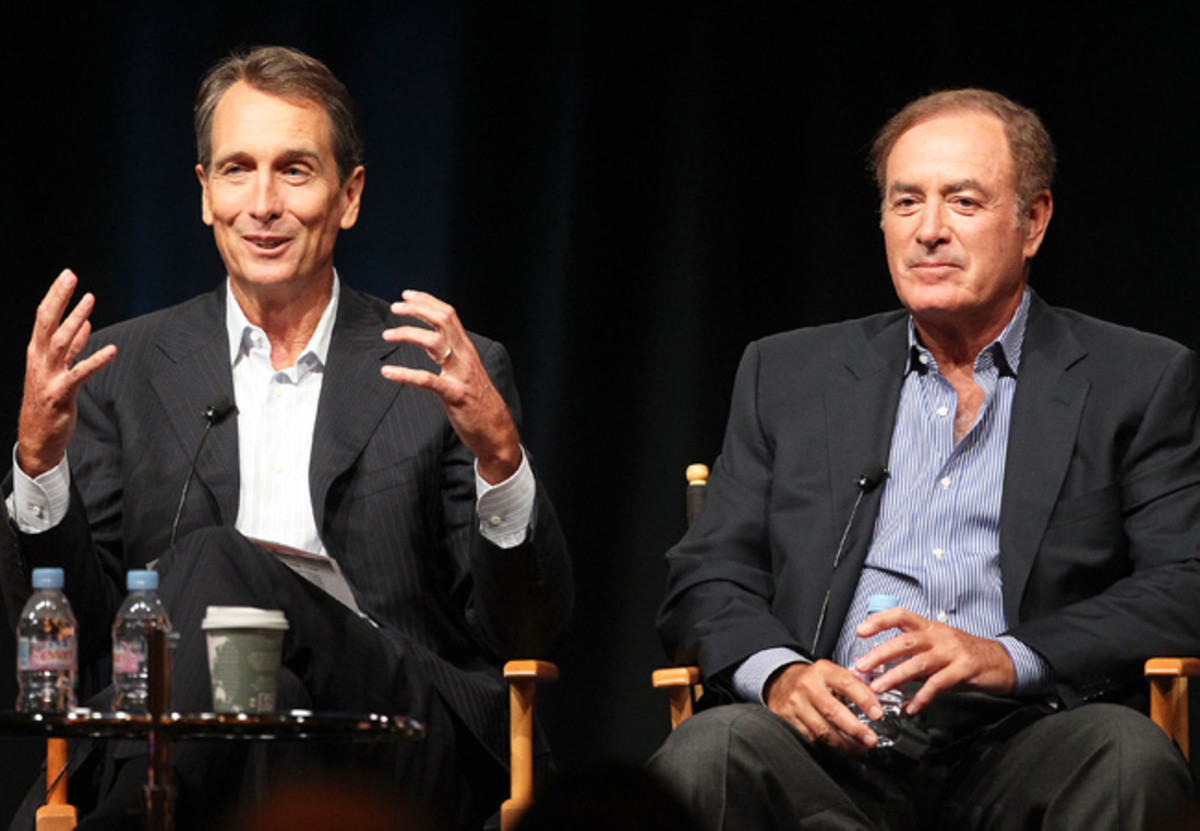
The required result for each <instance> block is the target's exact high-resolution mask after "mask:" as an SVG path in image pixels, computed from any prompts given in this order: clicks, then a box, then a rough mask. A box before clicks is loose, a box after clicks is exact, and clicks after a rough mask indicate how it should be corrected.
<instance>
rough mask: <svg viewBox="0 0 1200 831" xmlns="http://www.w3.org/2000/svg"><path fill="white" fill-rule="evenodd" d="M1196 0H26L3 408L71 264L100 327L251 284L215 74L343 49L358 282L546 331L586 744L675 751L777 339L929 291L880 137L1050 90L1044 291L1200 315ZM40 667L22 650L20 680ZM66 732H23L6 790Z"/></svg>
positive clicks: (542, 413)
mask: <svg viewBox="0 0 1200 831" xmlns="http://www.w3.org/2000/svg"><path fill="white" fill-rule="evenodd" d="M980 5H983V4H980ZM68 9H70V10H68ZM1196 9H1197V6H1195V5H1194V4H1183V3H1177V4H1171V3H1153V2H1150V3H1145V2H1144V3H1139V4H1121V5H1120V7H1119V8H1117V7H1116V4H1113V8H1108V7H1107V6H1104V5H1101V4H1060V5H1051V4H1047V3H1044V2H1010V3H1005V4H987V5H986V8H984V9H979V8H976V7H975V6H974V5H972V4H953V5H950V4H909V3H895V2H860V3H843V4H838V5H837V7H836V9H834V8H833V7H826V6H810V5H808V4H805V3H800V2H793V3H778V4H756V3H746V2H742V3H728V4H721V3H704V2H691V3H679V4H670V3H651V2H647V3H620V2H588V0H561V2H544V3H525V4H523V3H509V2H478V3H451V2H439V1H438V0H409V1H408V2H377V3H370V2H367V3H337V4H334V3H322V2H304V0H294V2H290V3H287V4H255V3H247V2H245V1H244V0H243V1H242V2H236V3H234V2H225V3H212V4H200V3H173V4H168V3H149V2H147V3H134V2H127V3H120V2H116V3H105V4H101V3H94V4H90V5H87V6H81V7H79V8H78V9H75V8H74V7H73V6H59V5H57V4H36V5H31V4H17V3H6V4H4V5H3V7H2V10H0V61H3V68H4V77H5V78H6V80H7V83H6V84H5V87H6V89H5V94H4V98H3V100H4V107H3V111H2V112H3V115H2V116H0V117H2V118H3V127H2V136H3V139H2V141H3V143H2V145H0V153H2V154H3V155H2V158H3V161H4V166H3V169H2V173H0V188H3V199H0V211H2V213H0V233H2V234H3V251H4V253H5V259H4V263H3V271H4V283H3V285H4V297H5V301H4V304H3V318H2V323H3V325H0V417H2V418H4V419H7V423H8V424H9V425H10V429H11V430H12V433H11V434H10V439H11V438H12V437H13V436H15V425H16V413H17V408H18V405H19V400H20V388H21V375H22V355H23V349H24V345H25V342H26V340H27V338H28V332H29V327H30V325H31V322H32V317H33V312H34V309H35V307H36V305H37V302H38V300H39V299H40V297H41V295H42V294H43V292H44V291H45V289H46V287H47V286H48V285H49V282H50V281H51V279H52V278H53V277H54V276H55V274H57V273H58V271H59V270H60V269H62V268H63V267H66V266H70V267H71V268H73V269H75V270H76V272H77V273H78V274H79V275H80V276H81V278H82V281H83V285H84V287H85V288H86V289H88V290H91V291H94V292H95V293H96V295H97V297H98V305H97V309H96V312H95V315H94V317H95V319H96V321H97V323H99V324H103V323H107V322H113V321H116V320H119V319H123V318H125V317H128V316H131V315H133V314H137V313H140V312H144V311H148V310H151V309H156V308H160V307H162V306H165V305H168V304H170V303H173V302H176V301H179V300H182V299H184V298H187V297H190V296H192V295H194V294H197V293H199V292H201V291H205V290H207V289H209V288H211V287H212V286H214V285H215V284H216V283H217V281H219V280H220V279H221V277H222V274H223V271H222V267H221V264H220V261H219V259H218V257H217V255H216V252H215V249H214V247H213V244H212V241H211V233H210V231H209V230H208V229H207V228H206V227H205V226H203V225H202V224H201V222H200V215H199V207H200V205H199V189H198V186H197V184H196V180H195V176H194V174H193V172H192V166H193V165H194V147H193V138H192V133H191V121H190V117H191V102H192V98H193V96H194V92H195V88H196V84H197V81H198V79H199V76H200V75H201V74H202V72H203V71H204V70H205V68H206V67H207V66H208V65H209V64H211V63H212V62H213V61H214V60H216V59H217V58H219V57H220V56H222V55H223V54H225V53H226V52H227V51H228V50H229V49H230V48H231V47H235V46H242V45H254V44H259V43H280V44H286V45H292V46H297V47H299V48H302V49H304V50H306V51H308V52H310V53H312V54H314V55H316V56H317V57H319V58H321V59H323V60H325V61H326V62H327V63H328V64H329V65H330V66H331V68H332V69H333V70H334V71H335V72H336V73H337V74H338V75H339V76H340V77H341V78H342V79H343V80H344V81H345V82H346V83H347V85H348V86H349V87H350V89H351V91H352V93H354V95H355V97H356V98H357V100H358V102H359V105H360V108H361V114H362V118H363V123H364V128H365V134H366V143H367V187H366V192H365V201H364V207H363V214H362V217H361V220H360V222H359V225H358V227H357V228H355V229H354V230H353V231H351V232H350V233H348V234H345V235H344V236H343V237H342V240H341V241H340V243H339V248H338V257H337V264H338V267H339V270H340V272H341V274H342V276H343V279H345V280H346V281H347V282H349V283H351V284H353V285H355V286H357V287H359V288H363V289H366V290H368V291H370V292H372V293H375V294H378V295H381V296H385V297H389V298H391V297H396V296H398V295H399V292H400V290H401V289H403V288H406V287H409V286H412V287H419V288H424V289H427V290H430V291H433V292H434V293H436V294H439V295H440V296H442V297H444V298H445V299H447V300H449V301H450V302H452V303H454V304H455V305H456V307H457V308H458V310H459V312H460V315H461V316H462V318H463V320H464V321H465V322H466V323H467V324H468V325H469V326H470V327H471V328H473V329H476V330H478V331H480V332H483V333H486V334H488V335H490V336H492V337H495V338H498V339H500V340H502V341H503V342H504V343H505V344H506V345H507V346H508V347H509V348H510V350H511V352H512V354H513V357H514V360H515V363H516V367H517V373H518V380H519V382H520V383H521V387H522V391H523V396H524V404H525V422H526V424H525V430H524V440H525V443H526V445H527V447H529V448H530V450H531V451H532V453H533V454H534V456H535V458H536V459H537V461H538V463H539V468H540V470H541V472H542V475H543V478H544V480H545V482H546V484H547V486H548V487H549V488H550V490H551V493H552V494H553V495H554V498H555V502H556V504H557V506H558V509H559V512H560V515H561V518H562V522H563V525H564V527H565V530H566V533H567V535H568V539H569V541H570V543H571V547H572V551H573V555H574V561H575V568H576V573H577V585H578V602H577V606H576V612H575V616H574V623H573V625H572V628H571V631H570V635H569V638H568V640H567V642H566V644H565V646H564V648H563V649H562V651H561V653H560V654H559V655H558V656H557V658H558V660H559V662H560V665H561V669H562V673H563V680H562V681H561V682H560V683H559V685H558V686H557V687H556V688H548V689H547V691H546V693H545V694H544V696H543V701H544V702H545V705H546V706H545V711H546V715H547V729H548V730H549V732H550V735H551V740H552V741H553V743H554V744H555V746H556V748H557V750H558V755H559V760H560V764H561V765H562V766H564V767H566V768H568V769H571V768H578V767H581V766H586V765H590V764H593V763H596V762H598V761H605V760H614V759H617V760H628V761H635V762H636V761H640V760H641V759H643V758H644V757H645V756H646V755H647V754H648V753H649V752H651V751H652V750H653V749H654V748H655V747H656V746H657V744H658V743H659V742H660V741H661V739H662V738H663V736H664V735H665V733H666V729H667V727H666V713H665V704H664V702H663V701H661V700H660V698H659V696H658V695H657V694H656V693H654V692H653V691H651V690H650V689H649V684H648V681H649V674H650V671H651V670H652V669H653V668H654V667H656V666H659V665H661V664H662V663H663V660H664V658H663V656H662V654H661V650H660V648H659V646H658V642H657V638H656V637H655V634H654V628H653V618H654V612H655V608H656V604H657V602H658V599H659V597H660V595H661V588H662V581H663V573H664V571H663V565H662V556H661V555H662V552H663V551H664V549H665V548H666V547H668V546H669V545H670V544H671V543H672V542H673V541H674V540H675V539H677V538H678V536H679V535H680V533H681V532H682V530H683V525H684V521H683V508H682V492H683V470H684V467H685V465H686V464H687V463H688V462H690V461H694V460H700V461H706V460H709V459H711V458H712V457H713V456H714V455H715V454H716V452H717V451H718V448H719V444H720V439H721V432H722V428H723V424H724V418H725V412H726V405H727V399H728V393H729V388H730V384H731V382H732V377H733V371H734V369H735V367H736V364H737V360H738V357H739V355H740V353H741V350H742V348H743V347H744V346H745V344H746V343H747V342H748V341H749V340H751V339H753V338H756V337H759V336H762V335H765V334H767V333H770V332H774V331H778V330H781V329H787V328H792V327H796V326H800V325H805V324H812V323H819V322H826V321H831V320H837V319H842V318H846V317H851V316H859V315H863V314H867V313H871V312H875V311H879V310H883V309H887V308H891V307H893V306H894V305H895V298H894V295H893V294H892V291H891V287H890V282H889V279H888V276H887V270H886V266H885V262H884V259H883V256H882V244H881V239H880V234H879V231H878V215H877V204H876V197H875V194H874V189H873V185H872V183H871V180H870V177H869V175H868V174H867V172H866V166H865V152H864V150H865V147H866V145H867V144H868V143H869V141H870V139H871V136H872V133H873V131H874V130H875V129H876V128H877V127H878V126H879V125H880V124H881V123H882V122H883V120H884V119H886V118H887V117H888V115H890V114H891V113H892V112H894V111H895V110H896V109H898V108H899V107H900V106H902V105H903V104H904V103H905V102H906V101H907V100H909V99H911V98H913V97H916V96H918V95H920V94H923V93H925V92H928V91H930V90H933V89H938V88H946V87H954V86H967V85H973V86H985V87H990V88H994V89H997V90H999V91H1001V92H1004V93H1006V94H1008V95H1010V96H1012V97H1014V98H1015V99H1017V100H1018V101H1021V102H1022V103H1025V104H1027V105H1029V106H1032V107H1034V108H1035V109H1036V110H1038V112H1039V113H1040V114H1041V115H1042V117H1043V118H1044V120H1045V121H1046V123H1047V125H1048V127H1049V129H1050V131H1051V133H1052V135H1053V136H1054V137H1055V140H1056V143H1057V146H1058V150H1059V156H1060V160H1061V165H1060V175H1059V178H1058V181H1057V184H1056V188H1055V198H1056V213H1055V216H1054V220H1053V222H1052V224H1051V226H1050V230H1049V234H1048V237H1047V242H1046V244H1045V245H1044V246H1043V248H1042V252H1041V254H1039V257H1038V261H1037V263H1036V265H1035V268H1034V274H1033V283H1034V285H1035V286H1036V287H1037V289H1038V290H1039V291H1040V292H1041V293H1042V295H1043V296H1044V297H1045V298H1046V299H1047V300H1049V301H1050V302H1051V303H1054V304H1058V305H1066V306H1072V307H1075V308H1078V309H1081V310H1083V311H1086V312H1089V313H1092V314H1096V315H1098V316H1101V317H1106V318H1109V319H1113V320H1116V321H1118V322H1122V323H1125V324H1129V325H1132V326H1136V327H1138V328H1143V329H1148V330H1152V331H1155V332H1159V333H1161V334H1165V335H1167V336H1170V337H1173V338H1175V339H1177V340H1179V341H1182V342H1183V343H1185V344H1187V345H1189V346H1191V347H1193V348H1195V347H1196V346H1197V344H1198V342H1200V337H1198V333H1197V329H1196V326H1195V324H1194V319H1195V315H1196V311H1197V308H1200V306H1198V303H1197V300H1198V295H1200V291H1198V290H1197V288H1196V285H1195V284H1196V280H1197V275H1198V274H1200V268H1198V266H1200V244H1198V243H1197V239H1196V236H1197V235H1196V228H1197V219H1198V218H1200V217H1198V213H1200V208H1198V204H1200V202H1198V200H1197V198H1196V193H1195V190H1194V189H1195V188H1196V187H1197V184H1200V169H1198V168H1200V161H1198V156H1197V150H1196V149H1197V147H1200V135H1198V118H1197V112H1198V109H1200V59H1198V57H1197V52H1198V49H1200V45H1198V44H1200V38H1198V37H1197V36H1198V35H1200V26H1198V25H1197V24H1198V23H1200V20H1198V17H1200V13H1198V12H1197V11H1196ZM3 640H4V641H5V642H4V643H3V644H0V661H3V662H4V663H5V664H6V665H9V666H11V665H12V660H13V659H12V646H11V642H10V639H7V638H6V639H3ZM14 688H15V683H14V680H13V675H12V674H11V673H8V672H3V673H0V706H7V705H6V704H5V702H7V701H9V700H10V698H12V697H13V696H14V695H15V692H14ZM39 750H40V748H38V747H35V746H32V745H30V744H29V743H21V742H17V743H9V744H6V745H0V758H3V759H5V760H6V761H5V763H4V764H3V766H2V767H3V769H4V771H5V776H4V777H3V781H4V784H3V785H0V789H3V791H4V793H0V797H3V798H4V799H6V800H10V799H11V794H10V793H9V792H10V791H11V792H13V793H15V792H16V791H23V790H24V788H25V787H26V785H27V784H28V783H29V782H31V781H32V778H33V762H32V759H33V757H35V756H36V755H37V752H38V751H39ZM26 772H27V773H28V775H25V774H26ZM6 807H7V805H6V804H5V803H0V813H3V814H6V813H7V811H6Z"/></svg>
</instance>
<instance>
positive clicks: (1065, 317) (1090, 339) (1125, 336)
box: [1026, 305, 1192, 361]
mask: <svg viewBox="0 0 1200 831" xmlns="http://www.w3.org/2000/svg"><path fill="white" fill-rule="evenodd" d="M1043 315H1044V319H1043V320H1039V319H1038V318H1039V317H1041V316H1043ZM1047 328H1049V329H1059V330H1061V331H1066V332H1069V333H1070V334H1071V336H1072V337H1074V338H1075V339H1076V340H1077V341H1078V342H1079V344H1080V345H1081V346H1082V347H1083V348H1084V349H1085V350H1086V351H1087V353H1088V354H1089V355H1092V356H1095V357H1099V358H1104V357H1107V356H1112V357H1114V358H1124V359H1129V358H1131V357H1136V358H1137V359H1138V360H1141V361H1154V360H1169V359H1170V358H1171V357H1173V356H1175V355H1177V354H1179V353H1183V352H1191V351H1192V350H1190V349H1189V348H1188V347H1186V346H1184V345H1183V344H1181V343H1178V342H1177V341H1174V340H1171V339H1170V338H1167V337H1164V336H1162V335H1157V334H1154V333H1153V332H1146V331H1143V330H1141V329H1135V328H1133V327H1131V326H1124V325H1122V324H1119V323H1113V322H1112V321H1108V320H1101V319H1100V318H1097V317H1092V316H1091V315H1087V314H1084V313H1082V312H1078V311H1075V310H1074V309H1066V308H1061V307H1057V306H1047V305H1043V306H1042V308H1041V310H1040V314H1037V315H1031V317H1030V322H1029V329H1028V330H1027V333H1026V342H1027V343H1028V342H1029V339H1030V338H1037V337H1041V336H1042V334H1043V331H1042V330H1043V329H1047Z"/></svg>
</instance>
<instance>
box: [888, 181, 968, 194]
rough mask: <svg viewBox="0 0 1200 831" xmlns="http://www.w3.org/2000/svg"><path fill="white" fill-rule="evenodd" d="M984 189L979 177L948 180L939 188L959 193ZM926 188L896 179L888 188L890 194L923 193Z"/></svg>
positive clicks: (946, 191) (941, 190) (940, 191)
mask: <svg viewBox="0 0 1200 831" xmlns="http://www.w3.org/2000/svg"><path fill="white" fill-rule="evenodd" d="M984 189H985V188H984V187H983V185H981V184H980V183H979V180H978V179H970V178H967V179H959V180H958V181H955V182H947V183H946V184H944V185H942V187H941V188H940V189H939V193H959V192H961V191H964V190H984ZM924 190H925V189H924V188H923V187H921V186H920V185H917V184H913V183H910V182H903V181H896V182H892V185H891V187H889V188H888V193H889V194H894V193H921V192H923V191H924Z"/></svg>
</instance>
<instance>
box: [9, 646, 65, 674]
mask: <svg viewBox="0 0 1200 831" xmlns="http://www.w3.org/2000/svg"><path fill="white" fill-rule="evenodd" d="M17 668H18V669H21V670H34V671H37V670H60V669H75V641H73V640H69V641H34V640H31V639H29V638H21V639H20V641H19V646H18V654H17Z"/></svg>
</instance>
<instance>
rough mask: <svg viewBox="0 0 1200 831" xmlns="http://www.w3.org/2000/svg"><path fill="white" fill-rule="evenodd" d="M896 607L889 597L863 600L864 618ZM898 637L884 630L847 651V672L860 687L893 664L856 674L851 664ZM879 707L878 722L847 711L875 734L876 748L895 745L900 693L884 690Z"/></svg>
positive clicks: (855, 711) (902, 697)
mask: <svg viewBox="0 0 1200 831" xmlns="http://www.w3.org/2000/svg"><path fill="white" fill-rule="evenodd" d="M899 605H900V601H899V600H897V599H896V598H895V597H894V596H892V595H890V594H873V595H871V596H870V597H869V598H868V599H867V617H870V616H871V615H873V614H877V613H879V612H886V611H887V610H888V609H894V608H896V607H897V606H899ZM899 634H900V630H898V629H885V630H883V631H882V632H879V633H878V634H875V635H872V636H871V637H869V638H861V637H860V638H858V640H857V641H856V642H855V644H854V648H853V649H852V650H851V651H850V669H851V670H853V672H854V674H855V675H857V676H858V677H859V678H860V679H862V682H863V683H864V684H870V683H871V682H872V681H874V680H875V679H876V678H878V677H879V676H881V675H883V674H884V673H885V672H887V671H888V670H889V669H891V668H892V667H893V666H895V664H885V665H883V666H879V667H876V668H875V669H874V670H872V671H871V672H869V673H863V672H859V671H858V670H856V669H854V664H855V663H856V662H857V661H858V659H859V658H861V657H862V656H864V655H866V654H867V653H868V652H870V651H871V650H872V649H874V648H875V647H877V646H879V644H881V643H886V642H887V641H890V640H891V639H892V638H894V637H896V636H897V635H899ZM877 697H878V698H879V706H880V707H882V708H883V718H881V719H879V720H878V721H871V719H869V718H868V717H867V714H866V713H864V712H862V711H861V710H859V709H858V707H856V706H855V705H853V704H851V705H850V709H851V711H853V713H854V715H856V716H858V720H859V721H861V722H862V723H863V724H865V725H867V726H868V727H870V728H871V729H872V730H873V731H875V735H876V736H878V737H879V743H878V744H877V745H875V746H876V747H891V746H892V745H894V744H895V743H896V737H897V736H898V735H900V708H901V706H902V705H903V704H904V695H903V693H902V692H901V691H900V690H888V691H886V692H882V693H879V694H878V696H877Z"/></svg>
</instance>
